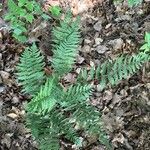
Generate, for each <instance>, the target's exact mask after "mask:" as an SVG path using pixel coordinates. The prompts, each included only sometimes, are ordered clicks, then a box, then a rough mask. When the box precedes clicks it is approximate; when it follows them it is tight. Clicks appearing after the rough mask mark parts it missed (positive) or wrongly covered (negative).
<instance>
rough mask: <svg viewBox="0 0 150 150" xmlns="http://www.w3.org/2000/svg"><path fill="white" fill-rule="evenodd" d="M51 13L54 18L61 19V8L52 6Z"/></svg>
mask: <svg viewBox="0 0 150 150" xmlns="http://www.w3.org/2000/svg"><path fill="white" fill-rule="evenodd" d="M49 11H50V12H51V14H52V16H53V17H60V15H61V8H60V7H59V6H51V7H50V8H49Z"/></svg>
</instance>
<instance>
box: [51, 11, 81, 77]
mask: <svg viewBox="0 0 150 150" xmlns="http://www.w3.org/2000/svg"><path fill="white" fill-rule="evenodd" d="M70 18H71V17H70V15H69V14H68V15H67V16H66V18H65V20H64V21H61V22H60V27H55V28H54V29H53V41H54V43H55V44H54V49H53V52H54V55H53V60H52V66H53V68H54V70H55V71H56V72H57V73H58V74H59V75H63V74H65V73H67V72H69V71H70V70H71V69H72V65H73V64H74V61H75V59H76V55H77V50H76V49H77V47H78V44H79V37H80V36H79V32H78V30H79V27H78V20H75V21H74V22H72V19H70Z"/></svg>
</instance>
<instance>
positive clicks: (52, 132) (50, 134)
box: [27, 111, 60, 150]
mask: <svg viewBox="0 0 150 150" xmlns="http://www.w3.org/2000/svg"><path fill="white" fill-rule="evenodd" d="M54 114H55V111H54ZM52 119H53V115H52V116H51V117H50V116H49V115H46V116H42V115H37V114H31V113H28V114H27V127H28V128H30V129H31V133H32V135H33V137H34V138H35V139H36V140H37V142H38V144H39V148H40V150H49V149H50V150H59V147H60V146H59V137H58V131H57V130H56V129H57V128H54V127H53V126H52V125H53V124H55V125H57V124H58V123H59V121H58V120H56V119H55V120H52ZM54 121H56V122H54Z"/></svg>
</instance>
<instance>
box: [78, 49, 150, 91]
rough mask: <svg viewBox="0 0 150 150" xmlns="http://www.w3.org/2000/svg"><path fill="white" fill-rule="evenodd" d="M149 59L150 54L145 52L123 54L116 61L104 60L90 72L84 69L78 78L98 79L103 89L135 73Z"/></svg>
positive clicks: (80, 79)
mask: <svg viewBox="0 0 150 150" xmlns="http://www.w3.org/2000/svg"><path fill="white" fill-rule="evenodd" d="M149 60H150V55H149V54H146V53H143V52H141V53H139V54H137V55H133V56H128V55H127V56H123V55H122V56H120V57H118V58H116V60H114V61H112V60H109V61H106V62H104V63H103V64H102V65H99V66H98V67H97V68H96V70H94V69H93V68H92V69H91V71H90V72H89V73H88V72H87V71H86V70H85V69H84V70H83V71H81V73H80V74H79V78H78V80H79V81H82V80H83V81H85V80H86V81H87V78H89V79H90V80H93V79H95V80H98V81H99V82H100V83H99V84H100V88H101V89H103V88H105V87H106V86H107V85H108V84H111V85H116V84H117V83H118V82H119V81H121V80H122V79H126V78H127V77H129V76H130V75H133V74H134V73H135V72H137V71H138V70H139V69H140V67H141V66H142V65H143V64H144V63H145V62H147V61H149ZM83 74H84V76H83ZM85 75H86V76H85Z"/></svg>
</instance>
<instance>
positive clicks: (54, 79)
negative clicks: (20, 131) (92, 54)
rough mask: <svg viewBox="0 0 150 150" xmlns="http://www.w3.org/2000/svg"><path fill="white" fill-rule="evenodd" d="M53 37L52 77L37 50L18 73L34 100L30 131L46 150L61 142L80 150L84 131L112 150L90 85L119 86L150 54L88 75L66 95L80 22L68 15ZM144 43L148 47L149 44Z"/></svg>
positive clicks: (122, 60)
mask: <svg viewBox="0 0 150 150" xmlns="http://www.w3.org/2000/svg"><path fill="white" fill-rule="evenodd" d="M52 32H53V41H54V44H53V52H54V54H53V58H52V62H51V63H52V67H53V72H52V74H51V75H50V76H48V77H46V76H45V75H44V73H43V67H44V63H43V56H41V54H40V52H39V50H38V49H37V47H36V45H35V44H33V45H32V46H31V48H26V49H25V51H24V52H23V54H22V56H21V59H20V63H19V65H18V67H17V70H18V73H17V75H18V81H19V82H20V84H21V85H22V86H23V91H24V92H26V93H28V94H31V95H32V99H31V101H30V102H29V103H28V105H27V107H26V111H27V125H28V127H29V128H30V129H31V132H32V135H33V136H34V137H35V138H36V140H37V141H38V143H39V147H40V149H41V150H49V149H50V150H59V149H60V147H59V139H60V137H61V136H63V137H65V138H67V139H69V140H70V141H71V142H74V143H75V144H76V145H77V146H79V147H81V146H82V140H81V139H80V135H79V134H78V132H77V131H78V130H81V131H83V132H86V133H88V134H89V135H96V136H97V137H98V139H99V141H100V142H101V143H102V144H104V145H106V147H107V148H108V149H111V146H110V144H109V142H108V139H107V136H106V134H105V132H104V130H103V124H102V121H101V115H100V113H99V111H97V110H96V108H95V107H93V106H91V105H90V102H89V98H90V96H91V95H92V93H93V88H92V85H91V84H89V83H88V80H98V81H99V83H100V86H101V89H103V88H105V87H106V86H107V85H109V84H112V85H115V84H117V83H118V82H119V81H120V80H122V79H126V78H127V77H128V76H129V75H132V74H134V73H135V72H136V71H138V69H139V68H140V67H141V66H142V64H143V63H144V62H146V61H149V60H150V56H149V54H148V53H145V52H140V53H139V54H136V55H133V56H121V57H118V58H116V60H114V61H111V60H109V61H106V62H105V63H103V64H102V65H99V66H98V67H97V68H96V69H95V68H92V69H91V70H90V71H87V70H86V69H84V70H83V71H81V73H80V74H79V77H78V80H77V82H76V84H74V85H70V86H69V87H68V88H67V89H66V88H64V87H63V86H62V85H61V84H60V80H61V78H62V77H63V75H64V74H66V73H68V72H69V71H70V70H71V69H72V65H73V64H74V62H75V58H76V55H77V50H76V48H77V47H78V44H79V38H80V36H79V23H78V19H77V20H75V21H73V20H72V19H71V15H70V13H69V14H67V16H66V17H65V19H64V20H63V21H62V20H60V26H58V27H55V28H54V29H53V31H52ZM147 36H149V35H147ZM145 39H146V43H148V42H149V38H148V37H146V38H145ZM75 127H78V128H75Z"/></svg>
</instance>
